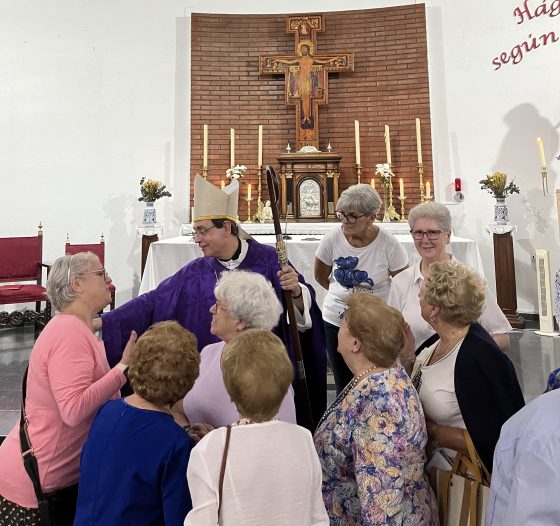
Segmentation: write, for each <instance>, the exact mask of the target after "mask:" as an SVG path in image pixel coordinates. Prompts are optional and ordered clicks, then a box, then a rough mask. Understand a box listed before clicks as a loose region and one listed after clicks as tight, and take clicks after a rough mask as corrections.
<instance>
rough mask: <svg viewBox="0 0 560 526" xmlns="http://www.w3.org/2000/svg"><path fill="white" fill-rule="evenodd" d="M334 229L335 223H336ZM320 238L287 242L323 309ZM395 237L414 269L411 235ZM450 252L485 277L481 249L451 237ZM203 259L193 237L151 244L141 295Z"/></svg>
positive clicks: (266, 239)
mask: <svg viewBox="0 0 560 526" xmlns="http://www.w3.org/2000/svg"><path fill="white" fill-rule="evenodd" d="M334 225H336V223H333V226H334ZM321 237H322V236H320V235H294V236H292V239H289V240H286V246H287V251H288V257H289V259H290V262H291V263H292V265H293V266H294V267H295V268H296V269H297V270H298V271H299V272H301V273H302V274H303V276H304V277H305V280H306V281H307V282H308V283H309V284H311V285H312V286H313V288H314V289H315V291H316V292H317V303H318V304H319V306H322V305H323V300H324V299H325V296H326V293H327V291H326V290H325V289H323V288H322V287H321V286H320V285H319V284H318V283H317V282H316V281H315V278H314V276H313V263H314V260H315V252H316V251H317V247H318V246H319V242H320V241H321ZM395 237H396V238H397V239H398V240H399V241H400V242H401V243H402V244H403V246H404V247H405V248H406V251H407V253H408V258H409V264H410V265H412V264H414V263H415V262H417V261H418V260H419V259H420V255H419V254H418V252H417V251H416V248H415V246H414V242H413V240H412V238H411V236H410V234H407V235H400V234H399V235H396V236H395ZM256 239H257V240H258V242H259V243H264V244H265V245H272V246H274V245H275V243H276V237H275V236H272V235H259V236H257V237H256ZM448 250H449V251H450V252H451V253H452V254H453V255H454V256H455V258H456V259H457V260H459V261H461V262H462V263H465V264H467V265H469V266H471V267H472V268H474V269H475V270H476V271H477V272H479V273H480V274H481V275H482V276H484V271H483V268H482V261H481V259H480V253H479V251H478V246H477V244H476V243H475V242H474V241H473V240H471V239H465V238H461V237H454V236H451V243H450V245H449V248H448ZM200 256H202V251H201V250H200V249H199V248H198V245H197V244H196V243H195V242H194V240H193V239H192V237H190V236H179V237H174V238H171V239H164V240H162V241H156V242H155V243H152V244H151V245H150V251H149V252H148V258H147V260H146V267H145V269H144V276H143V277H142V283H141V284H140V291H139V294H143V293H144V292H148V291H150V290H153V289H155V288H156V287H157V286H158V285H159V284H160V283H161V282H162V281H163V280H164V279H166V278H168V277H169V276H172V275H173V274H175V272H177V271H178V270H179V269H180V268H182V267H183V266H185V265H186V264H187V263H189V262H191V261H192V260H193V259H196V258H198V257H200Z"/></svg>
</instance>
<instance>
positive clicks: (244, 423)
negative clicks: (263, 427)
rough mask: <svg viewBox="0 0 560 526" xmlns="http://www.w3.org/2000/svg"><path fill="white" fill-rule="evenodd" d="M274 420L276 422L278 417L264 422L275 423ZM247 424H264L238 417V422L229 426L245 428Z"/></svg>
mask: <svg viewBox="0 0 560 526" xmlns="http://www.w3.org/2000/svg"><path fill="white" fill-rule="evenodd" d="M276 420H278V415H276V416H275V417H274V418H271V419H270V420H266V422H275V421H276ZM249 424H264V422H255V421H254V420H251V419H250V418H245V417H244V416H242V417H240V418H239V420H238V421H237V422H234V423H233V424H231V425H232V426H246V425H249Z"/></svg>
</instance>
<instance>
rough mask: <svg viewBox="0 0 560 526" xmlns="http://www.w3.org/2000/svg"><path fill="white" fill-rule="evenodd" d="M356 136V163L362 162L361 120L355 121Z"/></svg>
mask: <svg viewBox="0 0 560 526" xmlns="http://www.w3.org/2000/svg"><path fill="white" fill-rule="evenodd" d="M354 138H355V141H356V164H361V156H360V121H354Z"/></svg>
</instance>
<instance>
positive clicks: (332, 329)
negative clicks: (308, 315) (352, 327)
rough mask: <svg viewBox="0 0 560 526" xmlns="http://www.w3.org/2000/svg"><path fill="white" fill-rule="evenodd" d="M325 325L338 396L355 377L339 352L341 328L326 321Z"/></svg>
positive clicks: (328, 353) (328, 351)
mask: <svg viewBox="0 0 560 526" xmlns="http://www.w3.org/2000/svg"><path fill="white" fill-rule="evenodd" d="M323 324H324V325H325V340H326V344H327V355H328V357H329V363H330V364H331V369H332V372H333V376H334V383H335V384H336V394H337V395H338V394H339V393H340V391H342V390H343V389H344V388H345V387H346V385H347V384H348V382H349V381H350V380H352V378H353V377H354V375H353V374H352V371H350V369H348V366H347V365H346V363H345V362H344V359H343V358H342V356H341V354H340V353H339V352H338V350H337V349H338V330H339V328H340V327H337V326H336V325H332V324H330V323H328V322H326V321H323Z"/></svg>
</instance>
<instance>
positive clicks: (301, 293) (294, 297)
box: [292, 286, 303, 300]
mask: <svg viewBox="0 0 560 526" xmlns="http://www.w3.org/2000/svg"><path fill="white" fill-rule="evenodd" d="M302 296H303V289H302V288H301V286H300V287H299V294H298V295H297V296H292V299H293V300H297V299H298V298H301V297H302Z"/></svg>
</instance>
